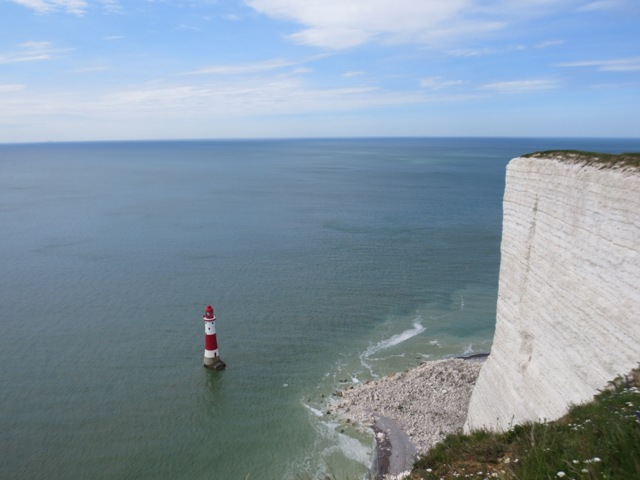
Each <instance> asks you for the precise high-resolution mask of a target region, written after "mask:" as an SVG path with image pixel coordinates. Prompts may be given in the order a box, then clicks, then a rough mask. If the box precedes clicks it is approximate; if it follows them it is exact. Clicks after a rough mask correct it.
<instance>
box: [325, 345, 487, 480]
mask: <svg viewBox="0 0 640 480" xmlns="http://www.w3.org/2000/svg"><path fill="white" fill-rule="evenodd" d="M485 358H486V355H475V356H473V357H470V358H469V359H468V360H465V359H460V358H456V359H451V360H439V361H434V362H427V363H424V364H422V365H419V366H418V367H416V368H413V369H411V370H408V371H406V372H401V373H396V374H394V375H391V376H388V377H385V378H382V379H380V380H376V381H372V382H368V383H366V384H363V385H358V386H351V387H349V388H348V389H346V390H344V391H343V392H342V398H341V399H340V401H338V402H337V403H336V404H335V405H334V407H333V412H334V413H335V414H337V415H338V416H340V417H341V418H342V419H343V420H344V421H345V422H349V423H355V424H359V425H362V426H365V427H368V428H372V429H373V431H374V433H375V435H376V459H375V461H374V465H373V467H372V473H373V474H374V476H375V478H383V477H384V476H385V475H389V476H390V478H393V476H401V475H402V474H403V473H404V472H407V471H409V470H411V468H412V466H413V462H414V460H415V457H416V455H419V454H423V453H425V452H426V451H427V450H428V449H429V448H431V447H432V446H433V445H435V444H436V443H438V442H439V441H441V440H443V439H444V438H445V437H446V436H447V435H448V434H450V433H460V432H462V427H463V425H464V422H465V420H466V416H467V409H468V406H469V400H470V398H471V392H472V390H473V386H474V384H475V382H476V379H477V377H478V374H479V372H480V367H481V366H482V361H483V360H484V359H485ZM385 478H386V477H385Z"/></svg>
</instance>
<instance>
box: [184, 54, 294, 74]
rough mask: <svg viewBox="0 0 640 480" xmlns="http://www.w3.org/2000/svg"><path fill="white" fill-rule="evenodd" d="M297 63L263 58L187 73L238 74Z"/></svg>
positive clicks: (277, 68)
mask: <svg viewBox="0 0 640 480" xmlns="http://www.w3.org/2000/svg"><path fill="white" fill-rule="evenodd" d="M294 65H298V63H296V62H293V61H290V60H285V59H282V58H278V59H274V60H265V61H262V62H255V63H235V64H228V65H212V66H209V67H204V68H201V69H198V70H194V71H192V72H187V75H238V74H247V73H258V72H267V71H270V70H280V69H282V68H286V67H291V66H294Z"/></svg>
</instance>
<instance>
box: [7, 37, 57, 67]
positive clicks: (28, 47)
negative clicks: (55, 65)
mask: <svg viewBox="0 0 640 480" xmlns="http://www.w3.org/2000/svg"><path fill="white" fill-rule="evenodd" d="M19 47H20V49H19V50H18V51H16V52H12V53H8V54H0V64H6V63H21V62H34V61H40V60H50V59H51V58H53V55H54V53H55V50H54V49H53V47H52V45H51V43H50V42H26V43H23V44H21V45H19Z"/></svg>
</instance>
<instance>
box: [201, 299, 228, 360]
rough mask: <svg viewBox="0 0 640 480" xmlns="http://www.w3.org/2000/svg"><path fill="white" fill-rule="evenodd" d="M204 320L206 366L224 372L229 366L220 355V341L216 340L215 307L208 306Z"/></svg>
mask: <svg viewBox="0 0 640 480" xmlns="http://www.w3.org/2000/svg"><path fill="white" fill-rule="evenodd" d="M202 319H203V320H204V333H205V337H204V366H205V367H207V368H211V369H213V370H223V369H224V368H225V367H226V366H227V365H226V364H225V363H224V362H223V361H222V359H221V358H220V353H218V339H217V338H216V324H215V322H216V316H215V315H214V314H213V307H212V306H211V305H208V306H207V308H206V309H205V311H204V315H203V316H202Z"/></svg>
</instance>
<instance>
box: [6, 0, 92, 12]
mask: <svg viewBox="0 0 640 480" xmlns="http://www.w3.org/2000/svg"><path fill="white" fill-rule="evenodd" d="M10 1H12V2H13V3H17V4H18V5H22V6H23V7H27V8H30V9H31V10H34V11H35V12H37V13H39V14H45V13H52V12H56V11H61V10H62V11H64V12H66V13H70V14H73V15H84V13H85V11H86V10H87V6H88V4H87V2H86V1H84V0H10Z"/></svg>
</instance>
